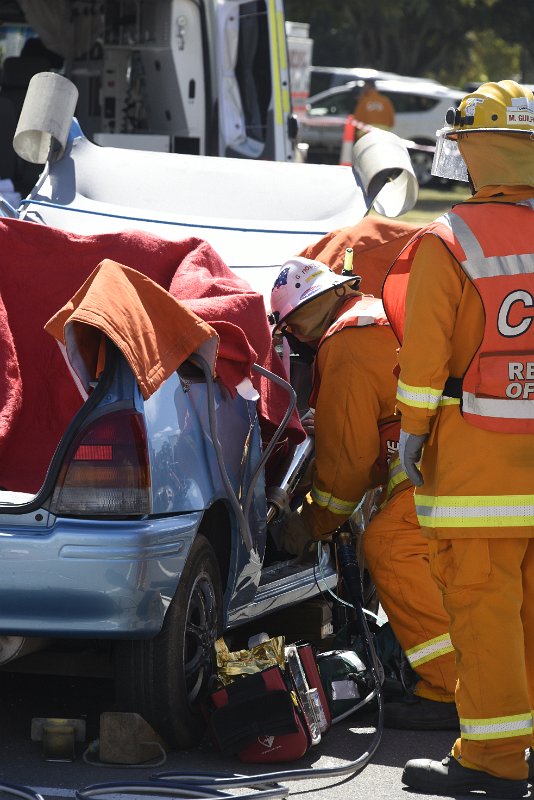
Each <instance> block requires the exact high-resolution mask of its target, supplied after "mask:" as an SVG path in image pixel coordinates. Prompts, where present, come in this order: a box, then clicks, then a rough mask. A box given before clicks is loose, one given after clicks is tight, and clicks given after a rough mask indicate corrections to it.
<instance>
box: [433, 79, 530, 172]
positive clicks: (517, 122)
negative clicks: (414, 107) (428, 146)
mask: <svg viewBox="0 0 534 800" xmlns="http://www.w3.org/2000/svg"><path fill="white" fill-rule="evenodd" d="M445 121H446V123H447V126H446V127H444V128H442V129H441V130H439V131H437V132H436V151H435V154H434V162H433V164H432V173H433V174H434V175H437V176H439V177H442V178H449V179H451V180H459V181H467V180H469V176H470V177H471V179H473V172H474V171H476V172H477V176H478V178H479V179H478V180H476V181H473V182H474V185H475V188H479V186H480V185H487V184H488V183H496V184H498V183H507V184H511V183H523V182H526V183H529V184H530V183H531V180H532V178H531V176H530V175H529V177H528V180H525V181H524V180H523V179H521V177H520V173H521V170H520V169H519V162H521V164H523V163H524V160H525V159H527V161H528V162H530V161H532V154H531V153H530V152H525V153H523V152H522V151H525V148H526V151H530V148H531V146H532V144H534V94H533V93H532V91H531V90H530V89H528V88H527V87H526V86H521V84H519V83H516V81H512V80H505V81H498V82H489V83H483V84H482V85H481V86H479V87H478V89H477V90H476V91H474V92H471V93H470V94H467V95H466V96H465V97H464V98H463V99H462V100H461V102H460V104H459V105H458V108H449V110H448V111H447V113H446V115H445ZM470 134H477V136H475V137H473V139H472V140H471V137H470ZM478 134H484V145H483V142H482V141H481V140H479V137H478ZM510 134H514V136H513V137H512V138H513V139H514V141H515V142H516V144H513V143H512V142H511V141H509V142H508V143H507V142H506V140H503V138H502V137H503V136H504V137H509V136H510ZM468 139H469V141H468ZM486 140H487V141H486ZM487 148H490V149H491V151H492V154H493V153H494V152H495V149H496V148H497V149H498V150H500V151H502V164H501V163H498V162H499V159H497V160H495V158H493V157H489V156H488V153H486V152H482V151H483V150H486V149H487ZM520 151H521V154H520ZM466 162H467V166H466ZM513 162H515V164H516V167H517V168H515V169H514V168H513ZM511 163H512V169H510V166H509V165H510V164H511ZM467 167H469V175H468V171H467ZM480 168H481V169H480ZM523 174H524V173H523ZM526 177H527V176H526V175H525V178H526Z"/></svg>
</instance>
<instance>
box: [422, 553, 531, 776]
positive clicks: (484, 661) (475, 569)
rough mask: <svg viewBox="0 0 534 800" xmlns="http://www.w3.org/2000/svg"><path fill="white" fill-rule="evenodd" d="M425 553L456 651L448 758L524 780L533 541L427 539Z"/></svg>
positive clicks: (528, 735) (528, 725)
mask: <svg viewBox="0 0 534 800" xmlns="http://www.w3.org/2000/svg"><path fill="white" fill-rule="evenodd" d="M429 553H430V568H431V572H432V575H433V576H434V578H435V580H436V581H437V583H438V584H439V586H440V588H441V590H442V592H443V602H444V605H445V608H446V610H447V612H448V614H449V616H450V633H451V639H452V642H453V644H454V647H455V650H456V659H457V669H458V687H457V690H456V705H457V707H458V715H459V717H460V725H461V738H460V739H458V740H457V741H456V743H455V745H454V747H453V754H454V756H455V757H456V758H458V759H459V760H460V761H461V763H462V764H463V765H464V766H467V767H472V768H475V769H480V770H483V771H484V772H489V773H490V774H491V775H496V776H498V777H501V778H509V779H512V780H521V779H524V778H526V777H527V773H528V766H527V764H526V762H525V749H526V748H527V747H532V746H533V744H534V742H533V739H532V709H533V708H534V539H531V538H520V539H513V538H507V539H497V538H491V539H451V540H446V539H432V540H429ZM513 726H515V727H516V730H515V731H514V730H513ZM474 731H476V732H475V733H474Z"/></svg>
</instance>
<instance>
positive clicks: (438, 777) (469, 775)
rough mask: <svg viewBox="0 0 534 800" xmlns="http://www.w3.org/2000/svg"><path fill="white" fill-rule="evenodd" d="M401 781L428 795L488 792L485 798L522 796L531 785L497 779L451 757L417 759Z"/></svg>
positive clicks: (403, 774)
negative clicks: (436, 759)
mask: <svg viewBox="0 0 534 800" xmlns="http://www.w3.org/2000/svg"><path fill="white" fill-rule="evenodd" d="M402 782H403V783H404V784H405V785H406V786H409V787H410V789H415V790H416V791H418V792H424V793H425V794H445V795H452V796H455V795H465V794H469V793H470V792H476V791H478V792H485V793H486V797H498V798H500V800H504V798H508V797H523V796H524V795H525V794H526V793H527V791H528V782H527V781H526V780H523V781H513V780H509V779H508V778H497V777H495V775H490V774H489V773H488V772H481V771H479V770H477V769H470V768H469V767H462V765H461V764H460V763H459V762H458V761H457V760H456V759H455V758H453V757H452V756H447V757H446V758H444V759H443V761H431V760H430V759H429V758H415V759H413V760H412V761H408V763H407V764H406V766H405V767H404V771H403V773H402Z"/></svg>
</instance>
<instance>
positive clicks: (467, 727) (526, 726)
mask: <svg viewBox="0 0 534 800" xmlns="http://www.w3.org/2000/svg"><path fill="white" fill-rule="evenodd" d="M460 731H461V733H462V739H474V740H479V741H482V740H488V739H511V738H512V737H514V736H532V713H530V714H514V715H513V716H511V717H488V718H486V719H465V718H464V717H460Z"/></svg>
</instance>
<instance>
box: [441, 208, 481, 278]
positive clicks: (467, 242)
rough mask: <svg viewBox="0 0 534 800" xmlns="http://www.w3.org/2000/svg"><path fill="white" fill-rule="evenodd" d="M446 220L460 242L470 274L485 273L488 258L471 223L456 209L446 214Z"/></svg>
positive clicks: (464, 263)
mask: <svg viewBox="0 0 534 800" xmlns="http://www.w3.org/2000/svg"><path fill="white" fill-rule="evenodd" d="M444 222H445V224H448V226H449V228H450V229H451V231H452V232H453V234H454V236H455V237H456V239H457V240H458V241H459V242H460V245H461V247H462V250H463V251H464V253H465V256H466V259H467V262H468V264H469V271H468V274H469V275H472V276H476V277H478V276H479V275H483V274H484V272H483V265H484V264H485V262H486V258H485V256H484V251H483V250H482V247H481V246H480V242H479V241H478V239H477V238H476V236H475V234H474V233H473V231H472V230H471V228H470V227H469V225H468V224H467V223H466V222H464V220H463V219H462V218H461V217H459V216H458V214H455V213H454V211H449V212H448V213H447V214H444ZM465 265H466V262H463V264H462V266H465Z"/></svg>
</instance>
